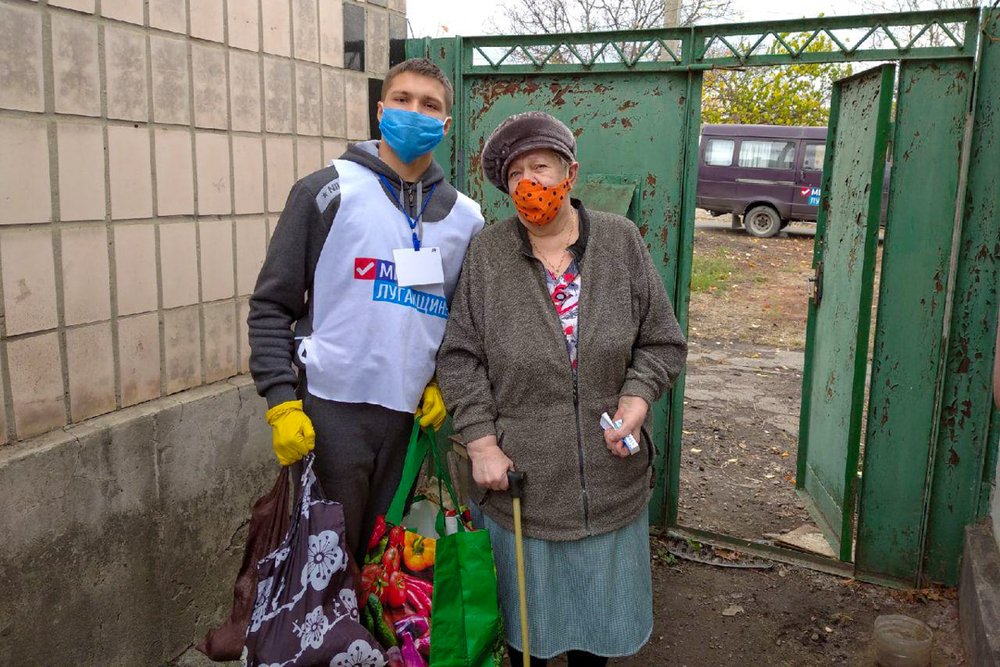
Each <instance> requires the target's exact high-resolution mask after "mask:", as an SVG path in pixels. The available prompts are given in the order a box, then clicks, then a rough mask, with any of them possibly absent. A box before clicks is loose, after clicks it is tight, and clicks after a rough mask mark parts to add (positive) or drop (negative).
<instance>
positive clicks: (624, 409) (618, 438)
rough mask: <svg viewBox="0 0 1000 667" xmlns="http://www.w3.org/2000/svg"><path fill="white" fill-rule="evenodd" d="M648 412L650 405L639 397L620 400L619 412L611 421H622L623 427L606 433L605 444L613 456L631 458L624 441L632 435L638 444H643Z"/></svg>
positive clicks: (617, 411)
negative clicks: (643, 429)
mask: <svg viewBox="0 0 1000 667" xmlns="http://www.w3.org/2000/svg"><path fill="white" fill-rule="evenodd" d="M647 412H649V404H648V403H646V401H645V400H643V399H641V398H639V397H638V396H622V397H621V398H619V399H618V410H616V411H615V416H614V417H612V418H611V421H613V422H617V421H618V420H619V419H621V420H622V427H621V428H619V429H613V428H609V429H607V430H606V431H605V432H604V442H605V444H607V446H608V449H609V450H611V453H612V454H614V455H615V456H621V457H622V458H624V457H626V456H631V453H630V452H629V451H628V447H626V446H625V443H624V442H622V440H623V439H624V438H625V436H627V435H628V434H629V433H631V434H632V436H633V437H634V438H635V441H636V442H641V429H642V424H643V422H645V421H646V413H647Z"/></svg>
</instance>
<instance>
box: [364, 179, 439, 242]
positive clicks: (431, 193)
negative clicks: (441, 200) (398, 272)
mask: <svg viewBox="0 0 1000 667" xmlns="http://www.w3.org/2000/svg"><path fill="white" fill-rule="evenodd" d="M378 177H379V179H380V180H381V181H382V184H383V185H384V186H385V187H386V189H387V190H388V191H389V192H391V193H392V196H393V197H395V198H396V201H397V202H399V208H400V210H401V211H403V217H404V218H406V224H407V225H409V226H410V234H411V235H412V236H413V249H414V250H417V251H419V250H420V236H419V235H418V234H417V223H419V222H420V220H421V218H423V217H424V211H426V210H427V205H428V204H430V203H431V197H433V196H434V190H435V189H436V188H437V186H438V184H437V183H435V184H434V185H432V186H431V189H430V190H428V191H427V198H426V199H424V205H423V206H421V207H420V212H419V213H417V217H416V218H411V217H410V214H409V213H407V212H406V204H405V203H404V202H403V193H402V191H400V193H399V194H398V195H397V194H396V188H394V187H393V186H392V183H391V182H390V181H389V179H388V178H386V177H385V176H383V175H382V174H379V175H378Z"/></svg>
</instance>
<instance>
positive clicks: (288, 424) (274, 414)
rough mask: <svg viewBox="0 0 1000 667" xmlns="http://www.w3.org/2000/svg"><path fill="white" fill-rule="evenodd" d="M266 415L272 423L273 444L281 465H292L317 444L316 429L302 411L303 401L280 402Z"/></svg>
mask: <svg viewBox="0 0 1000 667" xmlns="http://www.w3.org/2000/svg"><path fill="white" fill-rule="evenodd" d="M264 416H265V417H266V418H267V423H268V424H270V425H271V431H272V432H271V446H272V447H274V455H275V456H277V457H278V463H280V464H281V465H283V466H290V465H292V464H293V463H295V462H296V461H298V460H300V459H301V458H302V457H303V456H305V455H306V454H308V453H309V452H311V451H312V450H313V447H315V446H316V431H314V430H313V425H312V421H310V420H309V417H307V416H306V413H305V412H303V411H302V401H285V402H284V403H279V404H278V405H276V406H274V407H273V408H271V409H270V410H268V411H267V414H266V415H264Z"/></svg>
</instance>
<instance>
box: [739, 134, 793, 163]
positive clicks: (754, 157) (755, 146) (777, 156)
mask: <svg viewBox="0 0 1000 667" xmlns="http://www.w3.org/2000/svg"><path fill="white" fill-rule="evenodd" d="M794 163H795V142H794V141H749V140H746V139H744V140H743V143H742V144H740V166H741V167H756V168H759V169H791V168H792V165H793V164H794Z"/></svg>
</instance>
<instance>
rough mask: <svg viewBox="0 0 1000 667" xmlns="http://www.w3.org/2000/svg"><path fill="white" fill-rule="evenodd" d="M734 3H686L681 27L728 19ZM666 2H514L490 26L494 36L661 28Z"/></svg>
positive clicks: (682, 6)
mask: <svg viewBox="0 0 1000 667" xmlns="http://www.w3.org/2000/svg"><path fill="white" fill-rule="evenodd" d="M731 4H732V0H683V1H682V2H681V3H680V23H679V25H680V26H681V27H687V26H690V25H694V24H696V23H707V22H709V21H711V20H713V19H720V18H722V17H725V16H728V15H729V13H730V6H731ZM664 5H665V3H664V0H624V1H622V2H609V1H608V0H511V1H510V2H508V3H506V4H505V5H504V6H503V7H502V8H501V10H500V11H499V13H498V15H496V16H494V18H493V20H492V22H491V23H492V25H490V26H489V28H490V29H491V32H494V33H527V34H533V35H535V34H538V35H541V34H550V33H554V32H593V31H596V30H642V29H646V28H662V27H663V25H664Z"/></svg>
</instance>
